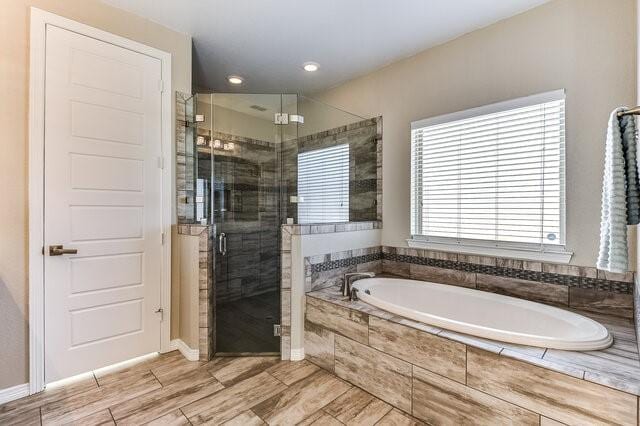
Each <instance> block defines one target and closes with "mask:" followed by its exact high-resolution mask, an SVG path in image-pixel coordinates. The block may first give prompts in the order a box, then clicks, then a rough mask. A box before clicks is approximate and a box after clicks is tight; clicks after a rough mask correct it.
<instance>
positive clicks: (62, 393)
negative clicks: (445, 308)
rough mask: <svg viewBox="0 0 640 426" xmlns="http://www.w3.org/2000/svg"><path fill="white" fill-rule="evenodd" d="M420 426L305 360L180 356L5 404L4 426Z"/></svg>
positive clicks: (0, 414)
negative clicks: (194, 359) (193, 358)
mask: <svg viewBox="0 0 640 426" xmlns="http://www.w3.org/2000/svg"><path fill="white" fill-rule="evenodd" d="M114 423H116V424H154V425H169V424H170V425H182V424H225V425H243V426H244V425H264V424H270V425H271V424H273V425H294V424H302V425H341V424H347V425H374V424H378V425H412V424H421V423H420V422H419V421H417V420H416V419H414V418H412V417H410V416H408V415H407V414H405V413H403V412H401V411H399V410H397V409H394V408H393V407H391V406H390V405H389V404H387V403H385V402H383V401H381V400H379V399H377V398H375V397H373V396H372V395H370V394H368V393H367V392H365V391H363V390H361V389H359V388H357V387H354V386H352V385H350V384H349V383H347V382H345V381H343V380H341V379H339V378H338V377H336V376H334V375H332V374H330V373H328V372H326V371H324V370H321V369H320V368H318V367H317V366H315V365H313V364H311V363H309V362H307V361H301V362H286V361H280V360H279V359H277V358H274V357H245V358H215V359H214V360H212V361H210V362H207V363H203V362H190V361H187V360H186V359H184V358H183V357H182V355H181V354H180V353H179V352H171V353H168V354H164V355H160V356H157V357H155V358H153V359H148V360H145V361H143V362H140V363H137V364H134V365H129V366H126V367H122V368H120V369H119V370H117V371H109V372H108V373H99V374H98V373H94V374H93V375H91V376H89V377H87V378H85V379H82V380H80V381H77V382H75V383H72V384H68V385H65V386H64V387H59V388H56V389H51V390H46V391H44V392H42V393H40V394H37V395H32V396H29V397H26V398H22V399H19V400H16V401H12V402H10V403H7V404H5V405H2V406H0V424H2V425H5V424H24V425H37V424H43V425H47V424H56V425H58V424H77V425H83V426H84V425H102V424H114Z"/></svg>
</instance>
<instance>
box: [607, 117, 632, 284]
mask: <svg viewBox="0 0 640 426" xmlns="http://www.w3.org/2000/svg"><path fill="white" fill-rule="evenodd" d="M625 110H626V108H616V109H615V110H614V111H613V112H612V113H611V116H610V117H609V125H608V128H607V140H606V144H605V164H604V178H603V181H602V214H601V221H600V252H599V254H598V264H597V266H598V269H603V270H606V271H611V272H626V271H628V270H629V259H628V247H627V224H630V225H635V224H638V222H639V221H640V192H639V185H638V164H637V155H636V150H637V138H636V125H635V118H634V117H633V116H624V117H622V118H618V111H625Z"/></svg>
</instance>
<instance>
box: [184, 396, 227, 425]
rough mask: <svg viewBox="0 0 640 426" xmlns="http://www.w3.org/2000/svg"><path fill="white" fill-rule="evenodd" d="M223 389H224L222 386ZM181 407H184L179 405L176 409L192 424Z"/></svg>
mask: <svg viewBox="0 0 640 426" xmlns="http://www.w3.org/2000/svg"><path fill="white" fill-rule="evenodd" d="M223 389H224V388H223ZM220 390H222V389H220ZM198 401H199V400H198ZM183 408H184V407H180V408H178V411H180V413H181V414H182V415H183V416H184V418H185V419H187V422H188V423H189V424H190V425H193V423H191V420H190V419H189V417H187V415H186V414H184V411H182V409H183Z"/></svg>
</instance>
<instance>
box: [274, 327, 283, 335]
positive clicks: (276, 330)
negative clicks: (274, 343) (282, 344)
mask: <svg viewBox="0 0 640 426" xmlns="http://www.w3.org/2000/svg"><path fill="white" fill-rule="evenodd" d="M273 335H274V336H275V337H280V336H282V326H281V325H280V324H273Z"/></svg>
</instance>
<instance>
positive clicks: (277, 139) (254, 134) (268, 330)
mask: <svg viewBox="0 0 640 426" xmlns="http://www.w3.org/2000/svg"><path fill="white" fill-rule="evenodd" d="M208 97H209V100H210V105H209V110H210V115H211V117H212V122H211V126H210V127H211V128H210V130H209V134H208V135H205V136H208V137H207V141H206V142H207V144H208V145H209V147H210V150H211V156H210V158H211V165H210V166H209V167H210V169H211V183H210V185H211V194H212V196H211V198H212V203H211V205H212V211H211V217H212V218H213V223H214V224H215V226H216V248H215V249H216V253H215V280H214V287H215V291H214V293H215V310H214V312H215V321H216V332H215V339H216V344H215V351H216V354H218V355H220V354H236V355H239V354H256V353H259V354H272V353H279V352H280V339H279V337H277V336H276V335H275V334H276V333H275V332H274V331H275V329H276V327H275V326H276V325H278V324H280V225H281V224H282V223H283V220H282V218H281V217H280V209H279V202H280V181H279V150H280V144H281V142H282V137H283V132H284V127H286V126H283V125H277V124H275V123H274V118H275V114H278V113H280V112H282V99H283V98H282V96H281V95H247V94H218V93H216V94H212V95H208ZM204 172H205V173H206V170H205V171H204ZM204 187H206V185H204Z"/></svg>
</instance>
